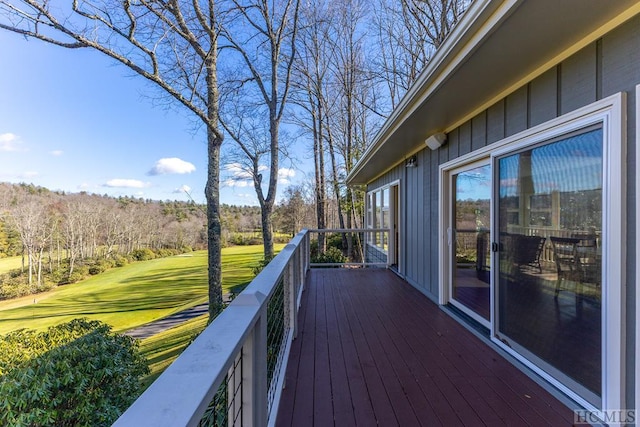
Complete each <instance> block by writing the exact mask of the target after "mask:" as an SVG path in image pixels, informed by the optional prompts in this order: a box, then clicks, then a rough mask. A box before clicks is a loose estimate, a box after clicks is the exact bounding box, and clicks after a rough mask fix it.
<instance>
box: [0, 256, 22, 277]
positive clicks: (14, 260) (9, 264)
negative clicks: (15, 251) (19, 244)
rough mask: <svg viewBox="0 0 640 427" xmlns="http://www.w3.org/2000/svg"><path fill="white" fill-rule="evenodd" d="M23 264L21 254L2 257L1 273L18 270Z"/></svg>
mask: <svg viewBox="0 0 640 427" xmlns="http://www.w3.org/2000/svg"><path fill="white" fill-rule="evenodd" d="M21 265H22V257H21V256H12V257H9V258H0V274H4V273H8V272H9V271H11V270H17V269H18V268H20V266H21Z"/></svg>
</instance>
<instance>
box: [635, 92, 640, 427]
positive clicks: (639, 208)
mask: <svg viewBox="0 0 640 427" xmlns="http://www.w3.org/2000/svg"><path fill="white" fill-rule="evenodd" d="M635 125H636V127H635V130H636V224H635V225H636V227H635V228H636V259H637V258H638V256H639V254H640V233H639V232H638V226H639V225H640V198H639V197H638V191H640V173H639V172H638V165H640V85H638V86H636V123H635ZM635 282H636V283H635V290H636V313H635V319H636V351H635V372H636V405H635V410H636V416H637V415H638V414H640V412H639V411H640V360H639V359H638V358H639V357H640V320H639V319H640V317H639V316H640V292H639V290H640V263H639V262H636V280H635Z"/></svg>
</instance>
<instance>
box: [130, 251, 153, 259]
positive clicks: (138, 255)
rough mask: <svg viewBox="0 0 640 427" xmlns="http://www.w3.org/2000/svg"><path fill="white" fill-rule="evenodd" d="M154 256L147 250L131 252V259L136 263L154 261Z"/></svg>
mask: <svg viewBox="0 0 640 427" xmlns="http://www.w3.org/2000/svg"><path fill="white" fill-rule="evenodd" d="M155 257H156V254H155V253H154V252H153V251H152V250H151V249H149V248H140V249H134V250H133V251H131V258H133V259H135V260H136V261H148V260H150V259H154V258H155Z"/></svg>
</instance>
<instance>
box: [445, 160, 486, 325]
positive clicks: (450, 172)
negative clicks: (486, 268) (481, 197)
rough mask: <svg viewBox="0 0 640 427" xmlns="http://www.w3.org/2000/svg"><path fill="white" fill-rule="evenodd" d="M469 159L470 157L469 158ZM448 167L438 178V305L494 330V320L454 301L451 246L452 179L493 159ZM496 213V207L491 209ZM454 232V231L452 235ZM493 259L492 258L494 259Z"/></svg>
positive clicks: (450, 164)
mask: <svg viewBox="0 0 640 427" xmlns="http://www.w3.org/2000/svg"><path fill="white" fill-rule="evenodd" d="M466 157H467V156H466ZM447 164H448V165H449V167H442V166H441V167H440V171H439V178H440V194H439V197H440V205H439V206H440V209H439V212H438V215H439V218H438V223H439V230H441V238H440V240H439V267H440V269H439V272H438V275H439V282H438V283H439V295H438V302H439V304H441V305H444V304H449V303H450V304H453V305H454V306H455V307H457V308H459V309H460V310H462V311H463V312H465V313H466V314H467V315H469V316H470V317H472V318H473V319H474V320H476V321H477V322H478V323H480V324H482V325H484V326H487V327H489V328H490V327H491V316H489V320H487V319H485V318H483V317H482V316H480V315H478V314H477V313H475V312H474V311H473V310H470V309H469V308H467V307H464V306H463V305H462V304H460V303H459V302H457V301H455V300H454V299H453V296H452V295H451V288H452V285H453V280H452V279H453V277H452V268H451V262H452V261H451V256H452V255H453V249H452V245H453V242H452V241H450V240H451V233H452V229H453V218H452V213H453V212H452V209H451V206H452V205H453V201H454V197H455V195H454V194H453V176H454V175H456V174H458V173H460V172H464V171H467V170H470V169H474V168H478V167H481V166H487V165H491V158H490V157H489V156H488V155H487V154H484V155H480V156H471V157H470V158H469V159H468V161H465V162H464V163H459V162H448V163H447ZM491 209H493V207H491ZM489 217H490V218H491V220H492V221H493V215H492V213H491V212H490V213H489ZM491 225H492V224H490V225H489V229H491ZM450 230H451V231H450ZM491 257H492V258H493V255H492V256H491ZM490 295H491V296H490V310H493V286H490Z"/></svg>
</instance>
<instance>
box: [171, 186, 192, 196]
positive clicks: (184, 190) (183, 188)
mask: <svg viewBox="0 0 640 427" xmlns="http://www.w3.org/2000/svg"><path fill="white" fill-rule="evenodd" d="M182 193H191V187H189V186H188V185H182V186H180V187H179V188H176V189H175V190H173V194H182Z"/></svg>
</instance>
